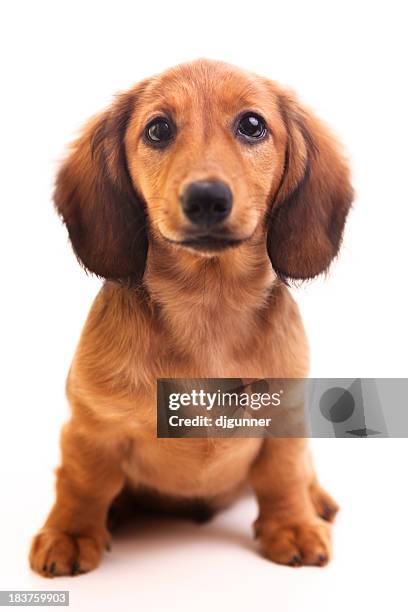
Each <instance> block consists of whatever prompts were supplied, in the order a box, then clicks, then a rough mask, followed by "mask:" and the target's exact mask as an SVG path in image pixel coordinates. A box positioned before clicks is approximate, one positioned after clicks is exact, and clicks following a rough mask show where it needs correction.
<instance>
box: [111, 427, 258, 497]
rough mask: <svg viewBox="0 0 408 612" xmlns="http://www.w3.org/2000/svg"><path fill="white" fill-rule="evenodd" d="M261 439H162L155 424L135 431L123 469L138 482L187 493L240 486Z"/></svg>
mask: <svg viewBox="0 0 408 612" xmlns="http://www.w3.org/2000/svg"><path fill="white" fill-rule="evenodd" d="M261 444H262V440H259V439H242V438H241V439H212V440H208V439H205V440H203V439H197V438H195V439H194V438H191V439H160V438H157V437H156V431H155V428H154V427H149V428H146V426H144V427H143V428H140V430H139V431H136V433H135V434H134V436H133V438H132V441H131V445H130V448H129V452H128V455H127V459H126V461H125V462H124V464H123V469H124V471H125V473H126V476H127V478H128V480H129V481H130V482H131V483H132V484H133V485H135V486H138V485H143V486H147V487H149V488H153V489H156V490H157V491H160V492H162V493H166V494H169V495H176V496H180V495H182V496H186V497H212V496H217V495H222V494H225V493H226V492H228V491H231V490H233V489H235V488H237V487H238V486H239V485H240V484H242V483H243V482H244V481H245V480H246V479H247V477H248V472H249V470H250V467H251V465H252V463H253V462H254V460H255V459H256V456H257V454H258V452H259V449H260V446H261Z"/></svg>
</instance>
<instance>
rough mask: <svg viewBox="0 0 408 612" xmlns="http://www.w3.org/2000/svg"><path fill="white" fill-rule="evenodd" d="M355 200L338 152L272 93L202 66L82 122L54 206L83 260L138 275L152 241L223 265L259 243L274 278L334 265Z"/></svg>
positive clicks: (150, 84) (118, 275)
mask: <svg viewBox="0 0 408 612" xmlns="http://www.w3.org/2000/svg"><path fill="white" fill-rule="evenodd" d="M351 197H352V190H351V187H350V182H349V173H348V168H347V165H346V164H345V162H344V160H343V158H342V156H341V154H340V153H339V151H338V147H337V144H336V142H335V141H334V140H333V138H332V137H331V136H330V134H329V133H328V132H327V130H326V128H324V127H323V126H322V125H321V124H320V123H319V122H318V121H317V119H315V118H314V117H313V116H312V115H311V114H310V113H308V112H306V111H304V110H303V109H302V107H300V106H299V104H298V103H297V102H296V100H295V99H294V98H293V97H292V96H290V95H289V94H287V93H286V92H284V91H283V90H281V89H280V88H279V87H278V86H277V85H276V84H274V83H272V82H270V81H267V80H266V79H263V78H261V77H258V76H255V75H252V74H249V73H246V72H244V71H241V70H239V69H237V68H234V67H232V66H229V65H226V64H222V63H219V62H212V61H203V60H201V61H198V62H194V63H192V64H186V65H182V66H179V67H176V68H173V69H171V70H169V71H167V72H165V73H164V74H162V75H161V76H159V77H154V78H152V79H149V80H146V81H143V82H142V83H140V84H139V85H137V86H136V87H135V88H134V89H132V90H131V91H130V92H128V93H126V94H122V95H121V96H120V97H119V98H118V100H117V101H116V103H115V104H114V105H113V106H112V107H111V109H109V110H108V111H107V112H105V113H104V114H103V115H101V116H100V117H97V118H95V119H94V120H93V121H91V122H90V124H89V125H88V127H87V128H86V129H85V131H84V133H83V135H82V137H81V138H80V139H79V140H78V141H77V143H76V144H75V145H74V149H73V152H72V153H71V155H70V157H68V159H67V161H66V162H65V164H64V166H63V167H62V169H61V171H60V173H59V176H58V179H57V189H56V193H55V201H56V205H57V208H58V210H59V212H60V213H61V214H62V216H63V218H64V220H65V223H66V225H67V227H68V230H69V233H70V237H71V241H72V243H73V246H74V249H75V251H76V253H77V255H78V257H79V259H80V260H81V261H82V262H83V263H84V265H85V266H86V267H87V268H88V269H90V270H91V271H93V272H95V273H96V274H99V275H100V276H104V277H106V278H111V279H124V278H131V279H133V280H140V279H141V278H142V276H143V272H144V267H145V262H146V254H147V250H148V244H149V241H152V240H154V241H155V242H156V243H158V244H160V242H161V241H163V242H166V243H172V244H173V245H174V248H176V249H177V248H180V249H183V250H188V251H190V252H191V253H193V256H194V257H208V256H211V257H214V256H216V257H220V256H222V252H223V251H224V250H225V249H229V248H233V247H235V248H237V249H239V246H240V245H241V244H242V243H243V242H244V241H249V240H251V239H252V237H253V236H254V234H255V233H257V234H258V235H259V233H261V234H263V235H264V237H265V243H264V244H266V249H265V251H266V250H267V252H268V254H269V257H270V259H271V262H272V266H273V267H274V268H275V270H276V272H277V273H278V274H280V275H282V276H285V277H291V278H311V277H313V276H315V275H316V274H319V273H320V272H322V271H323V270H325V269H326V268H327V267H328V265H329V264H330V261H331V260H332V259H333V257H334V256H335V255H336V253H337V251H338V248H339V245H340V241H341V236H342V230H343V226H344V222H345V218H346V214H347V212H348V209H349V206H350V203H351Z"/></svg>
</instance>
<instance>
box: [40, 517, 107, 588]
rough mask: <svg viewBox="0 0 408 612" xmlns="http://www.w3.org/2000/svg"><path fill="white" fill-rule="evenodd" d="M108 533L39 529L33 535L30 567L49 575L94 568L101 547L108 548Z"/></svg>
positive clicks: (50, 576) (85, 570)
mask: <svg viewBox="0 0 408 612" xmlns="http://www.w3.org/2000/svg"><path fill="white" fill-rule="evenodd" d="M109 541H110V538H109V534H108V532H107V531H106V530H102V529H101V530H100V532H98V533H92V534H83V535H80V536H72V535H69V534H67V533H65V532H63V531H59V530H56V529H49V528H45V529H42V530H41V531H40V532H39V533H38V534H37V535H36V536H35V537H34V539H33V542H32V545H31V551H30V557H29V560H30V566H31V568H32V569H33V570H34V571H36V572H38V573H39V574H41V575H42V576H46V577H48V578H53V577H54V576H67V575H70V576H76V575H78V574H84V573H85V572H89V571H91V570H93V569H95V568H96V567H97V566H98V565H99V562H100V560H101V557H102V554H103V551H104V550H109Z"/></svg>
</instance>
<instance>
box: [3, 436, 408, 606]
mask: <svg viewBox="0 0 408 612" xmlns="http://www.w3.org/2000/svg"><path fill="white" fill-rule="evenodd" d="M313 446H314V448H315V459H316V464H317V467H318V470H319V473H320V476H321V480H322V482H323V484H324V485H325V486H326V487H327V488H328V489H329V490H330V492H331V493H332V494H333V495H334V496H335V497H336V498H337V500H338V501H339V502H340V504H341V506H342V510H341V512H340V514H339V516H338V520H337V523H336V526H335V532H334V542H335V547H334V550H335V555H334V560H333V562H332V563H331V565H329V566H328V567H327V568H323V569H320V568H300V569H292V568H286V567H280V566H277V565H274V564H272V563H269V562H268V561H265V560H263V559H262V558H261V557H260V556H259V555H258V554H257V552H256V542H255V541H254V540H253V539H252V533H251V522H252V521H253V519H254V518H255V515H256V505H255V501H254V500H253V499H252V498H248V499H243V500H241V501H240V502H239V503H238V504H236V505H235V506H234V507H232V508H231V509H229V510H228V511H226V512H224V513H222V514H220V515H218V516H217V517H216V518H215V519H214V520H213V521H212V522H210V523H208V524H206V525H203V526H196V525H194V524H191V523H188V522H182V521H175V522H174V521H167V520H166V521H158V520H143V521H141V522H139V523H138V524H136V525H135V526H134V528H133V527H132V528H130V529H129V530H128V532H127V533H122V534H121V535H118V537H117V538H116V539H115V540H114V543H113V549H112V552H111V553H110V554H107V555H106V557H105V559H104V562H103V564H102V565H101V567H100V568H99V569H98V570H96V571H95V572H93V573H91V574H87V575H83V576H79V577H75V578H55V579H53V580H49V579H44V578H41V577H39V576H36V575H35V574H33V573H32V572H31V571H30V569H29V568H28V565H27V549H28V546H29V541H30V537H31V535H32V534H33V532H34V531H35V530H36V529H37V528H38V527H39V526H40V524H41V521H42V520H43V518H44V515H45V513H46V511H47V510H48V507H49V505H50V503H51V500H52V494H53V493H52V481H53V477H52V471H51V466H49V469H48V471H47V469H44V465H43V464H42V463H41V462H40V463H39V464H41V465H42V467H41V469H39V468H38V466H37V465H36V461H35V459H34V460H33V464H34V466H36V467H35V470H36V471H31V472H30V471H28V472H27V471H24V472H21V473H16V472H14V471H13V468H12V465H11V464H10V465H4V464H3V465H2V466H1V484H2V491H3V496H2V503H1V505H0V526H1V531H2V532H1V553H0V562H1V566H0V589H2V590H6V589H7V590H9V589H26V590H28V589H67V590H69V591H70V601H71V609H73V610H76V611H77V610H78V611H82V610H84V611H85V610H101V611H104V610H112V609H113V610H115V609H116V610H121V611H122V610H124V611H127V610H142V611H143V612H148V611H150V610H154V611H158V612H161V611H163V612H164V611H166V612H167V611H172V610H175V611H176V610H177V612H182V611H183V610H192V609H194V610H206V611H208V610H214V611H218V610H234V611H238V610H249V609H256V608H261V607H262V608H265V609H271V610H277V611H278V612H285V611H290V612H294V611H295V610H296V611H297V610H302V611H303V610H313V612H320V611H321V612H323V610H324V611H325V612H326V611H327V610H328V609H329V610H330V611H331V612H335V611H339V612H340V611H341V612H344V610H347V609H349V610H352V611H354V610H384V609H390V610H392V611H393V612H399V611H400V610H401V611H403V610H404V611H406V610H407V609H408V601H407V594H406V579H407V544H408V537H407V530H406V517H407V492H406V471H405V468H406V465H407V459H408V445H407V443H406V440H397V439H394V440H388V439H381V440H361V439H358V440H314V441H313ZM39 464H38V465H39Z"/></svg>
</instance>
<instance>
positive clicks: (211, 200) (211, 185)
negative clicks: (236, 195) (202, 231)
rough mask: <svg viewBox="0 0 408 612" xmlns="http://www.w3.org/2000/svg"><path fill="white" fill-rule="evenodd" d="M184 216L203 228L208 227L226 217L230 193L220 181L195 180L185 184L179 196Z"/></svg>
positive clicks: (229, 206) (229, 208)
mask: <svg viewBox="0 0 408 612" xmlns="http://www.w3.org/2000/svg"><path fill="white" fill-rule="evenodd" d="M181 206H182V209H183V212H184V214H185V215H186V217H187V218H188V219H189V220H190V221H191V222H192V223H194V225H198V226H200V227H203V228H210V227H213V226H214V225H217V223H221V221H224V219H226V218H227V217H228V215H229V214H230V212H231V208H232V193H231V190H230V188H229V187H228V185H226V183H223V182H222V181H197V182H195V183H190V184H189V185H187V187H186V189H185V190H184V193H183V195H182V197H181Z"/></svg>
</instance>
